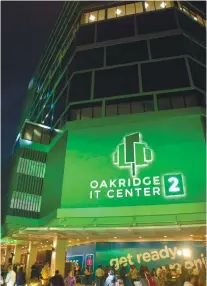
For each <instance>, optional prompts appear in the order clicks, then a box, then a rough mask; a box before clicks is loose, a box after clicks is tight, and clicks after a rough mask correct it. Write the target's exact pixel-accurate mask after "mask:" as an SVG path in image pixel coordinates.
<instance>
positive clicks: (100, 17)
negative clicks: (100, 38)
mask: <svg viewBox="0 0 207 286" xmlns="http://www.w3.org/2000/svg"><path fill="white" fill-rule="evenodd" d="M102 20H105V10H104V9H103V10H99V11H98V21H102Z"/></svg>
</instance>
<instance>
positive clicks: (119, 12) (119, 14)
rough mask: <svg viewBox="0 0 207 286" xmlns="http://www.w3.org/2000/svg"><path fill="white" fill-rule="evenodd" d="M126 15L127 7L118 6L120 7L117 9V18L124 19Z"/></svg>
mask: <svg viewBox="0 0 207 286" xmlns="http://www.w3.org/2000/svg"><path fill="white" fill-rule="evenodd" d="M125 15H126V12H125V5H122V6H118V7H117V8H116V16H117V17H122V16H125Z"/></svg>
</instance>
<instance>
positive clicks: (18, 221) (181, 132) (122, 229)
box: [5, 1, 206, 271]
mask: <svg viewBox="0 0 207 286" xmlns="http://www.w3.org/2000/svg"><path fill="white" fill-rule="evenodd" d="M205 25H206V21H205V16H204V15H203V14H202V12H201V11H199V10H197V9H196V8H195V7H194V6H192V5H191V4H190V3H188V2H177V1H176V2H174V1H147V2H86V3H85V2H78V1H76V2H66V3H65V4H64V5H63V8H62V11H61V13H60V16H59V18H58V20H57V23H56V25H55V28H54V30H53V31H52V34H51V36H50V38H49V40H48V45H47V47H46V49H45V51H44V53H43V55H42V57H41V60H40V63H39V65H38V67H37V71H36V73H35V75H34V77H33V78H32V80H31V82H30V84H29V87H28V96H27V101H26V103H25V108H24V112H23V115H22V119H21V123H20V128H19V135H18V137H17V140H16V143H15V146H14V150H13V166H12V179H11V185H10V189H9V192H10V193H9V194H10V199H9V208H8V215H7V219H6V225H5V233H6V234H5V235H6V236H7V239H12V240H14V239H15V240H17V241H21V240H22V239H24V240H25V239H26V240H28V241H30V242H29V246H28V247H29V252H28V253H29V254H28V256H29V257H30V256H31V257H30V258H28V261H30V262H28V265H30V263H31V261H32V260H35V259H37V258H36V257H37V255H38V249H39V248H40V249H41V247H42V246H41V245H40V241H42V240H43V241H50V242H48V243H46V245H47V247H48V249H51V247H53V252H52V261H53V262H52V265H53V270H54V269H55V267H56V268H57V266H58V267H59V268H60V269H61V270H62V271H63V268H64V267H63V264H64V263H65V257H64V253H65V249H66V246H67V244H68V243H69V245H70V246H72V245H74V244H80V243H81V242H82V243H83V244H84V243H86V242H88V241H90V242H91V243H92V242H93V243H95V242H100V243H101V242H106V241H109V242H110V241H111V240H113V241H114V240H115V242H116V241H117V240H119V242H122V241H125V242H130V241H133V242H135V241H137V239H138V240H140V241H142V240H143V241H145V240H146V241H154V242H155V241H162V239H165V240H167V241H168V240H169V241H178V242H179V241H181V240H182V241H188V240H189V239H190V240H192V239H194V240H196V241H197V242H198V241H203V240H204V235H205V215H206V214H205V189H206V183H205V89H206V87H205V61H206V60H205V55H206V51H205ZM155 230H156V231H155ZM197 242H196V243H197ZM13 243H14V242H13V241H12V243H10V244H13ZM49 243H51V245H49ZM18 245H22V243H19V244H18ZM38 247H39V248H38ZM47 247H46V248H47ZM110 247H112V246H110ZM32 248H35V249H36V252H35V251H34V252H33V254H31V249H32ZM46 248H45V249H46ZM40 249H39V250H40ZM54 249H56V250H58V251H54ZM100 249H101V248H100V247H99V246H98V245H97V247H96V250H94V252H93V253H99V252H101V251H102V250H100ZM91 251H92V250H91ZM86 252H87V251H86ZM35 253H36V254H35ZM61 255H62V256H61ZM74 255H75V256H77V255H78V254H77V253H76V254H74ZM87 255H88V254H87V253H86V256H87ZM68 257H70V254H69V255H68ZM91 257H92V256H91ZM91 257H90V259H89V258H88V259H89V260H91V259H92V258H91ZM97 257H101V256H100V253H99V256H98V254H97ZM84 259H85V261H86V260H87V259H86V257H85V258H84ZM111 259H113V257H112V258H111ZM66 261H67V259H66ZM87 261H88V260H87ZM100 261H101V260H100Z"/></svg>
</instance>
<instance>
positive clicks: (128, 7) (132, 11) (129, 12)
mask: <svg viewBox="0 0 207 286" xmlns="http://www.w3.org/2000/svg"><path fill="white" fill-rule="evenodd" d="M137 4H138V3H137ZM133 14H135V5H134V3H133V4H128V5H126V15H133Z"/></svg>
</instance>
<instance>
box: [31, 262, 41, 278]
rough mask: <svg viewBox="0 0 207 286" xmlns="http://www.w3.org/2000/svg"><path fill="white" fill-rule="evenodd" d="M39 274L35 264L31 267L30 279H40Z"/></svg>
mask: <svg viewBox="0 0 207 286" xmlns="http://www.w3.org/2000/svg"><path fill="white" fill-rule="evenodd" d="M39 276H40V275H39V273H38V269H37V265H36V264H33V265H32V267H31V275H30V279H32V278H35V277H37V278H38V279H39Z"/></svg>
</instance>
